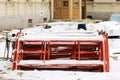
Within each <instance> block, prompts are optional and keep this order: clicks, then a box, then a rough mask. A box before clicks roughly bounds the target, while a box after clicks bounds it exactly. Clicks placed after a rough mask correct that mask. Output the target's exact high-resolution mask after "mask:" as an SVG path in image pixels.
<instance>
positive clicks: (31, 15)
mask: <svg viewBox="0 0 120 80" xmlns="http://www.w3.org/2000/svg"><path fill="white" fill-rule="evenodd" d="M49 4H50V0H0V30H1V29H11V28H19V27H29V26H30V25H29V22H28V19H32V23H30V24H31V25H34V24H38V23H40V22H42V21H43V18H48V20H49V19H50V5H49Z"/></svg>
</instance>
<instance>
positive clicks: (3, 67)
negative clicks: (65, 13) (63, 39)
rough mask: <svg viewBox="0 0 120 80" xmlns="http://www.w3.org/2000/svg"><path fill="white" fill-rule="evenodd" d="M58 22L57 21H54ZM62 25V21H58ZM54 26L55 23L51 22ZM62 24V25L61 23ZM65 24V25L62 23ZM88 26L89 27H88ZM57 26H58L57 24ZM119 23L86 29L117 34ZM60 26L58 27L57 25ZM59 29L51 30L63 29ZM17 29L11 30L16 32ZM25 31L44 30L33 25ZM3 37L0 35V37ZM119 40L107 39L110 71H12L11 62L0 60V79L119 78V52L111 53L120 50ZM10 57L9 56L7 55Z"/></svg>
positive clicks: (0, 49)
mask: <svg viewBox="0 0 120 80" xmlns="http://www.w3.org/2000/svg"><path fill="white" fill-rule="evenodd" d="M56 24H58V23H56ZM59 24H60V25H62V23H59ZM51 25H52V26H56V25H55V24H51ZM75 25H76V24H72V23H70V24H69V26H71V27H69V28H68V27H67V28H66V29H69V30H70V29H76V27H74V28H73V27H72V26H75ZM62 26H63V25H62ZM64 26H66V25H64ZM88 26H89V27H88ZM57 27H59V26H57ZM119 27H120V24H119V23H117V22H114V21H108V22H101V23H98V24H89V25H87V29H88V30H90V31H91V30H105V31H106V32H107V33H108V34H109V35H119V32H120V28H119ZM59 28H60V27H59ZM63 28H64V27H62V28H60V29H56V28H54V29H51V30H49V31H52V30H63ZM16 31H17V30H13V32H16ZM24 31H25V32H26V33H31V32H36V33H38V32H39V31H44V32H46V30H43V29H42V28H38V27H33V28H29V29H24ZM2 37H4V36H3V35H0V38H2ZM119 48H120V40H119V39H112V40H109V52H110V72H80V71H38V70H34V71H18V70H16V71H12V70H11V66H12V62H10V61H9V60H8V61H3V60H0V80H120V77H119V74H120V54H113V53H116V52H120V49H119ZM4 51H5V42H0V57H3V56H4ZM9 57H10V56H9Z"/></svg>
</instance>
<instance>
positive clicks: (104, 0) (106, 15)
mask: <svg viewBox="0 0 120 80" xmlns="http://www.w3.org/2000/svg"><path fill="white" fill-rule="evenodd" d="M119 8H120V1H116V0H94V2H89V3H88V4H87V15H91V16H92V17H93V19H102V20H109V19H110V16H111V14H113V13H120V9H119Z"/></svg>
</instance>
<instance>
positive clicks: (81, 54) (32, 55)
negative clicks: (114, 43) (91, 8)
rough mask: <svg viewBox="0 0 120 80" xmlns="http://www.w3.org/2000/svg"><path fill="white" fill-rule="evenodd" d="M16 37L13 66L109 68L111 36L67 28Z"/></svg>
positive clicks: (61, 68) (33, 67) (77, 68)
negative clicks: (68, 29)
mask: <svg viewBox="0 0 120 80" xmlns="http://www.w3.org/2000/svg"><path fill="white" fill-rule="evenodd" d="M21 33H22V32H20V33H19V34H18V36H17V37H16V43H15V50H14V58H13V70H25V69H27V70H29V69H40V70H51V69H52V70H90V71H92V70H93V71H106V72H108V71H109V53H108V36H107V34H104V33H101V34H100V35H98V34H94V33H93V32H88V31H85V32H80V31H75V32H73V31H66V32H51V33H40V34H30V35H21Z"/></svg>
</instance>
